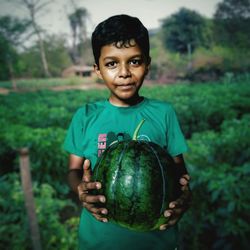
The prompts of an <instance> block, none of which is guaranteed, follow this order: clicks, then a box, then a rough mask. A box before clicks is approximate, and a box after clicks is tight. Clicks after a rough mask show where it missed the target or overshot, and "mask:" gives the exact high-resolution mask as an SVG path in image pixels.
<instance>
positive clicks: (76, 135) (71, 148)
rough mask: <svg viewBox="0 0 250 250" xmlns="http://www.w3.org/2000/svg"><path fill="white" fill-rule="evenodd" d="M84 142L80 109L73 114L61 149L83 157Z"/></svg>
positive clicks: (81, 109) (81, 110) (82, 116)
mask: <svg viewBox="0 0 250 250" xmlns="http://www.w3.org/2000/svg"><path fill="white" fill-rule="evenodd" d="M83 141H84V108H80V109H78V110H77V111H76V113H75V114H74V116H73V118H72V121H71V123H70V126H69V129H68V131H67V134H66V137H65V140H64V144H63V148H64V149H65V150H66V151H67V152H69V153H70V154H74V155H77V156H80V157H83V156H84V155H83V154H84V152H83Z"/></svg>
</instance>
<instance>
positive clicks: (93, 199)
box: [85, 195, 106, 203]
mask: <svg viewBox="0 0 250 250" xmlns="http://www.w3.org/2000/svg"><path fill="white" fill-rule="evenodd" d="M105 201H106V199H105V197H104V196H102V195H86V196H85V202H87V203H99V202H102V203H104V202H105Z"/></svg>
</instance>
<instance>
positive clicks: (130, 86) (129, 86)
mask: <svg viewBox="0 0 250 250" xmlns="http://www.w3.org/2000/svg"><path fill="white" fill-rule="evenodd" d="M116 87H117V88H119V89H123V90H126V89H131V88H133V87H134V84H133V83H127V84H117V85H116Z"/></svg>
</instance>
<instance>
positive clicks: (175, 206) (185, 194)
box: [160, 174, 191, 230]
mask: <svg viewBox="0 0 250 250" xmlns="http://www.w3.org/2000/svg"><path fill="white" fill-rule="evenodd" d="M189 180H190V177H189V175H187V174H186V175H183V176H182V177H181V179H180V184H181V185H182V188H181V190H182V195H181V196H180V197H179V198H178V199H177V200H176V201H172V202H170V203H169V209H168V210H165V212H164V216H165V217H166V218H169V221H168V222H167V224H163V225H161V226H160V230H165V229H167V228H169V227H170V226H173V225H175V224H176V223H177V222H178V220H179V219H180V218H181V216H182V215H183V213H184V212H185V211H186V210H187V208H188V205H189V202H190V199H191V192H190V189H189V187H188V183H189Z"/></svg>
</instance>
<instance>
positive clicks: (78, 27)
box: [68, 7, 88, 64]
mask: <svg viewBox="0 0 250 250" xmlns="http://www.w3.org/2000/svg"><path fill="white" fill-rule="evenodd" d="M68 18H69V22H70V27H71V31H72V35H73V45H72V53H71V56H72V60H73V62H74V63H76V64H77V63H79V61H80V54H81V53H80V47H83V46H84V43H85V42H86V41H87V28H86V21H87V18H88V11H87V10H86V9H85V8H77V7H75V11H74V12H73V13H72V14H70V15H69V16H68Z"/></svg>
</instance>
